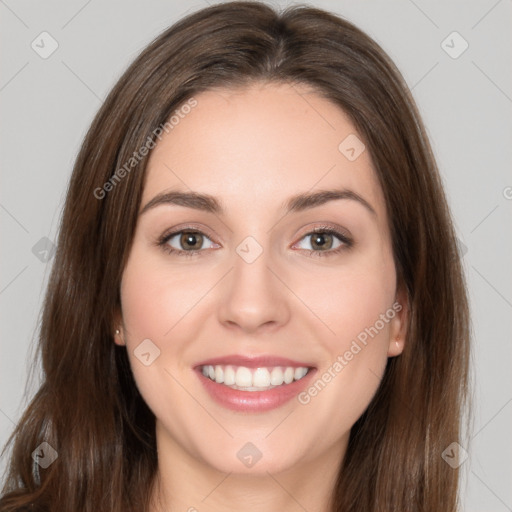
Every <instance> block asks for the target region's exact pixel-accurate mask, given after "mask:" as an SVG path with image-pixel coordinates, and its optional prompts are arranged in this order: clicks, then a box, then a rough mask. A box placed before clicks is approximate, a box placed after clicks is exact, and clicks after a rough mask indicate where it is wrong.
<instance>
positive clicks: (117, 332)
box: [112, 311, 126, 346]
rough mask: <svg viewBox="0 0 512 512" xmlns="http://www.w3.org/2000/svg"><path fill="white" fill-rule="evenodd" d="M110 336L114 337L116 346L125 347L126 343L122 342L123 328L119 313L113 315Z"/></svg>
mask: <svg viewBox="0 0 512 512" xmlns="http://www.w3.org/2000/svg"><path fill="white" fill-rule="evenodd" d="M112 336H113V337H114V343H115V344H116V345H121V346H123V345H126V342H125V341H124V327H123V317H122V315H121V311H116V313H115V314H114V326H113V332H112Z"/></svg>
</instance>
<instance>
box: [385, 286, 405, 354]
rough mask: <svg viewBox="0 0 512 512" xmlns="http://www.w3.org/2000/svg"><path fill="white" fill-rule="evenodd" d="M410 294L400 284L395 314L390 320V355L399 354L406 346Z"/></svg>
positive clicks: (395, 303)
mask: <svg viewBox="0 0 512 512" xmlns="http://www.w3.org/2000/svg"><path fill="white" fill-rule="evenodd" d="M408 303H409V300H408V294H407V291H406V289H405V286H399V287H398V289H397V293H396V296H395V302H394V303H393V305H392V308H391V309H392V310H393V311H394V312H395V316H394V317H393V318H392V319H391V320H390V322H389V323H390V329H389V346H388V357H395V356H399V355H400V354H401V353H402V351H403V349H404V346H405V342H406V337H407V325H408V321H409V306H408Z"/></svg>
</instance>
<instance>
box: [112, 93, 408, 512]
mask: <svg viewBox="0 0 512 512" xmlns="http://www.w3.org/2000/svg"><path fill="white" fill-rule="evenodd" d="M195 98H196V100H197V102H198V104H197V106H196V107H195V108H193V109H192V110H191V112H190V113H189V114H188V115H187V116H185V117H184V119H181V120H180V122H179V124H178V125H177V126H175V127H174V128H173V129H172V130H171V131H170V132H169V133H168V134H166V135H165V136H164V137H163V138H162V139H161V141H160V142H158V144H157V146H156V148H155V149H154V150H153V152H152V154H151V156H150V160H149V163H148V169H147V176H146V183H145V188H144V191H143V199H142V203H141V210H142V209H143V208H144V206H145V205H146V204H147V203H148V202H149V201H150V200H151V199H153V198H154V197H155V196H156V195H157V194H160V193H162V192H165V191H169V190H180V191H190V190H193V191H196V192H200V193H207V194H211V195H213V196H215V197H217V198H218V199H219V200H220V201H221V202H222V205H223V206H224V208H225V210H226V214H225V215H216V214H213V213H208V212H204V211H199V210H194V209H191V208H187V207H185V206H178V205H174V204H164V205H159V206H156V207H154V208H151V209H149V210H147V211H146V212H144V213H142V214H141V215H140V216H139V219H138V224H137V228H136V233H135V237H134V241H133V245H132V247H131V252H130V255H129V259H128V261H127V265H126V267H125V269H124V273H123V278H122V284H121V303H122V311H121V312H120V316H119V328H120V331H121V332H120V334H119V335H117V336H116V338H115V342H116V343H118V344H120V345H126V347H127V351H128V355H129V357H130V362H131V366H132V370H133V374H134V377H135V380H136V383H137V386H138V388H139V389H140V392H141V394H142V396H143V397H144V399H145V400H146V402H147V404H148V406H149V407H150V408H151V410H152V411H153V412H154V414H155V416H156V425H157V427H156V435H157V444H158V455H159V469H158V479H157V485H156V486H155V488H154V494H153V503H152V508H151V510H152V511H157V510H183V511H186V510H191V511H192V510H194V509H197V510H198V511H200V512H203V511H227V510H251V511H256V512H257V511H265V512H268V510H283V511H299V510H300V511H303V510H304V509H306V510H308V511H310V512H314V511H318V512H320V511H327V510H328V500H329V497H330V494H331V492H332V489H333V486H334V483H335V479H336V476H337V471H338V468H339V464H340V462H341V461H342V459H343V456H344V454H345V451H346V446H347V442H348V437H349V433H350V429H351V427H352V426H353V424H354V423H355V421H356V420H357V419H358V418H359V417H360V416H361V414H362V413H363V412H364V410H365V409H366V407H367V406H368V404H369V402H370V401H371V398H372V397H373V395H374V393H375V392H376V390H377V388H378V385H379V382H380V379H381V377H382V375H383V373H384V369H385V365H386V362H387V359H388V357H394V356H397V355H399V354H400V353H401V351H402V350H403V345H404V340H405V325H406V319H407V310H406V307H405V305H406V301H405V296H404V295H403V293H402V291H401V290H400V289H397V283H396V281H397V280H396V269H395V265H394V261H393V254H392V249H391V239H390V231H389V227H388V217H387V212H386V207H385V202H384V197H383V193H382V190H381V188H380V185H379V183H378V180H377V175H376V173H375V170H374V169H373V164H372V161H371V158H370V155H369V152H368V151H363V152H362V154H361V155H360V156H359V157H358V158H357V159H356V160H355V161H349V160H348V159H347V158H346V157H345V156H344V155H343V154H342V153H341V152H340V151H339V150H338V146H339V144H340V142H341V141H342V140H343V139H345V137H347V136H348V135H349V134H357V131H356V129H355V128H354V126H353V124H352V123H351V121H350V119H349V118H348V116H347V115H346V114H345V113H344V112H343V111H342V110H341V109H339V108H338V107H337V106H335V105H334V104H332V103H330V102H329V101H328V100H326V99H323V98H321V97H320V96H319V95H318V94H316V93H315V92H314V91H311V90H309V89H307V88H305V87H304V86H301V87H298V86H293V87H292V86H290V85H283V84H279V85H277V84H263V83H258V84H255V85H251V86H250V87H245V88H242V89H237V90H226V89H223V90H217V91H207V92H204V93H201V94H199V95H197V96H196V97H195ZM334 188H347V189H350V190H352V191H354V192H356V193H357V194H359V195H360V196H362V197H363V198H364V199H365V200H366V201H367V202H368V203H370V205H371V206H372V207H373V209H374V210H375V214H372V213H371V212H370V211H369V210H367V209H366V208H365V207H364V206H363V205H362V204H360V203H359V202H357V201H354V200H350V199H342V200H334V201H330V202H327V203H325V204H323V205H321V206H317V207H315V208H313V209H311V210H306V211H303V212H295V213H289V214H287V215H285V211H284V210H283V209H282V204H283V203H284V201H286V200H287V199H288V198H289V197H291V196H292V195H294V194H298V193H300V192H314V191H317V190H321V189H322V190H325V189H334ZM189 223H193V226H192V228H194V229H195V230H199V231H201V232H202V233H204V236H205V237H204V238H203V239H200V240H199V242H198V245H197V246H195V247H199V248H200V250H201V251H202V252H200V253H199V254H196V255H194V256H192V257H188V258H186V257H181V256H178V255H174V254H168V253H167V252H165V251H164V250H163V248H162V247H161V246H158V245H157V241H158V239H159V237H161V236H162V235H163V234H164V233H166V232H169V233H170V232H171V229H172V228H176V231H178V230H179V229H185V228H190V226H189ZM324 223H328V224H329V226H332V227H334V228H336V227H338V228H339V229H342V230H343V231H342V232H343V233H348V234H350V236H351V238H352V239H353V240H354V245H353V246H352V247H350V248H347V247H345V250H344V251H342V252H340V253H338V254H331V255H328V254H327V252H326V249H322V248H318V246H317V247H316V249H315V250H316V251H317V252H322V251H323V254H324V257H315V255H311V254H310V253H308V249H309V250H311V249H313V248H314V246H313V245H312V244H313V243H314V235H310V233H311V231H312V230H313V229H314V228H315V227H317V226H322V225H323V224H324ZM248 236H252V237H253V238H254V239H255V240H257V242H258V243H259V244H260V246H261V248H262V249H263V252H262V254H261V255H260V256H259V257H258V258H257V259H256V260H255V261H254V262H253V263H250V264H249V263H247V262H246V261H245V260H244V259H243V258H242V257H240V256H239V255H238V254H237V252H236V248H237V247H238V246H239V244H240V243H241V242H242V241H243V240H244V239H245V238H246V237H248ZM324 236H326V238H325V240H326V242H327V244H329V243H332V244H333V245H332V246H331V247H332V248H330V249H329V246H327V250H328V251H331V252H332V251H333V250H335V249H336V248H337V247H339V246H340V244H343V242H340V241H339V240H338V239H337V238H336V237H334V236H332V237H330V236H329V235H324ZM168 244H169V245H172V247H174V248H175V249H177V250H179V249H181V250H182V251H186V250H189V251H190V245H186V239H185V242H184V243H183V240H182V243H181V244H180V236H179V235H178V236H175V237H174V238H172V239H171V240H170V241H169V242H168ZM201 244H202V245H201ZM192 248H194V247H192ZM396 301H398V302H400V303H401V304H402V306H403V308H402V310H401V311H400V312H398V313H396V314H395V315H394V317H393V318H392V319H391V320H389V321H388V322H387V323H385V325H384V327H383V328H382V329H381V330H380V331H379V332H378V334H377V335H375V336H374V337H373V338H370V339H369V342H368V344H367V345H366V346H364V348H363V349H362V350H361V351H360V352H358V353H357V355H354V357H353V359H352V360H351V361H349V362H348V364H347V365H346V366H345V367H344V368H343V370H342V371H340V372H339V373H337V374H336V377H335V378H333V379H332V380H331V382H329V383H328V384H327V385H326V386H325V387H324V389H323V390H322V391H321V392H319V393H318V394H317V395H316V396H315V397H314V398H312V399H311V401H310V402H309V403H307V404H301V403H299V401H298V400H296V399H293V400H291V401H289V402H287V403H286V404H284V405H283V406H281V407H279V408H277V409H274V410H271V411H268V412H264V413H243V412H234V411H231V410H228V409H225V408H223V407H222V406H220V405H218V404H217V403H215V402H213V401H212V399H211V398H210V397H209V395H208V394H207V393H206V391H205V390H204V389H203V387H202V385H201V383H200V381H199V379H198V376H197V375H196V373H195V371H194V370H193V367H194V366H195V365H197V364H198V363H199V362H201V361H203V360H205V359H208V358H211V357H217V356H221V355H227V354H235V353H236V354H245V355H260V354H272V355H277V356H282V357H288V358H291V359H294V360H298V361H305V362H306V361H307V362H312V363H313V365H314V366H316V367H317V369H318V375H321V374H322V373H323V372H325V371H327V370H328V368H329V367H331V368H332V365H333V363H334V362H335V361H336V359H337V357H338V356H339V355H340V354H341V355H343V354H344V353H345V352H346V351H347V350H348V349H349V348H350V345H351V343H352V341H353V340H354V339H356V337H357V336H358V334H360V333H361V332H362V331H364V329H365V328H368V327H370V326H373V325H374V324H375V323H376V321H377V320H378V319H379V315H381V314H383V313H385V312H386V311H389V310H390V308H392V305H393V304H394V303H396ZM145 339H150V340H151V341H152V342H153V343H154V344H155V345H156V346H157V347H158V348H159V350H160V356H159V357H158V358H157V359H155V361H154V362H153V363H152V364H150V365H149V366H145V365H144V364H141V362H140V361H139V360H138V359H137V358H136V357H135V355H134V350H135V349H136V348H137V346H138V345H139V344H140V343H141V341H142V340H145ZM247 442H252V443H253V444H254V445H256V446H257V448H258V449H259V451H260V452H261V453H262V456H261V459H260V460H259V461H258V462H257V463H256V464H255V465H254V466H252V467H250V468H248V467H246V466H245V465H244V464H242V463H241V461H240V460H239V459H238V458H237V452H238V451H239V450H240V449H241V448H242V447H243V446H244V445H245V444H246V443H247Z"/></svg>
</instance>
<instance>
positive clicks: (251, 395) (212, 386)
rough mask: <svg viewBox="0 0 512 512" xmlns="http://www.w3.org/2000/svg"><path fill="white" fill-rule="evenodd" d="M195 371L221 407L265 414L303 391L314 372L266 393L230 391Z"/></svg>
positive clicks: (310, 371)
mask: <svg viewBox="0 0 512 512" xmlns="http://www.w3.org/2000/svg"><path fill="white" fill-rule="evenodd" d="M196 371H197V374H198V376H199V380H200V381H201V383H202V384H203V386H204V387H205V389H206V391H208V393H209V394H210V396H211V397H212V398H213V400H215V401H216V402H217V403H218V404H220V405H222V406H223V407H225V408H227V409H231V410H232V411H242V412H265V411H270V410H272V409H276V408H277V407H280V406H281V405H283V404H285V403H286V402H289V401H290V400H291V399H292V398H293V397H295V396H297V395H298V394H299V393H300V392H301V391H303V390H304V388H306V387H307V385H308V383H309V381H310V380H311V378H312V376H313V375H314V373H315V372H316V369H315V368H312V369H311V370H309V372H308V373H307V374H306V375H305V376H304V377H302V379H300V380H295V381H293V382H292V383H290V384H283V385H282V386H276V387H275V388H272V389H269V390H267V391H242V390H239V389H232V388H230V387H228V386H225V385H224V384H218V383H217V382H214V381H213V380H211V379H209V378H208V377H205V376H204V375H203V372H202V371H201V368H199V369H197V370H196Z"/></svg>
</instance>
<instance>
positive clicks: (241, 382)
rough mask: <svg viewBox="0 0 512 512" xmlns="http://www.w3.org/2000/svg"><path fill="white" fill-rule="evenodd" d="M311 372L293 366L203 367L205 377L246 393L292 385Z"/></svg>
mask: <svg viewBox="0 0 512 512" xmlns="http://www.w3.org/2000/svg"><path fill="white" fill-rule="evenodd" d="M308 371H309V368H306V367H302V366H301V367H298V368H293V367H291V366H288V367H284V368H283V367H281V366H276V367H274V368H246V367H245V366H231V365H227V366H225V365H215V366H212V365H207V366H203V367H202V373H203V375H204V376H205V377H208V378H209V379H211V380H213V381H214V382H217V383H218V384H224V385H225V386H228V387H230V388H233V389H242V390H244V391H264V390H267V389H272V388H274V387H276V386H282V385H283V384H290V383H291V382H293V381H294V380H300V379H302V377H304V376H305V375H306V374H307V373H308Z"/></svg>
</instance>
